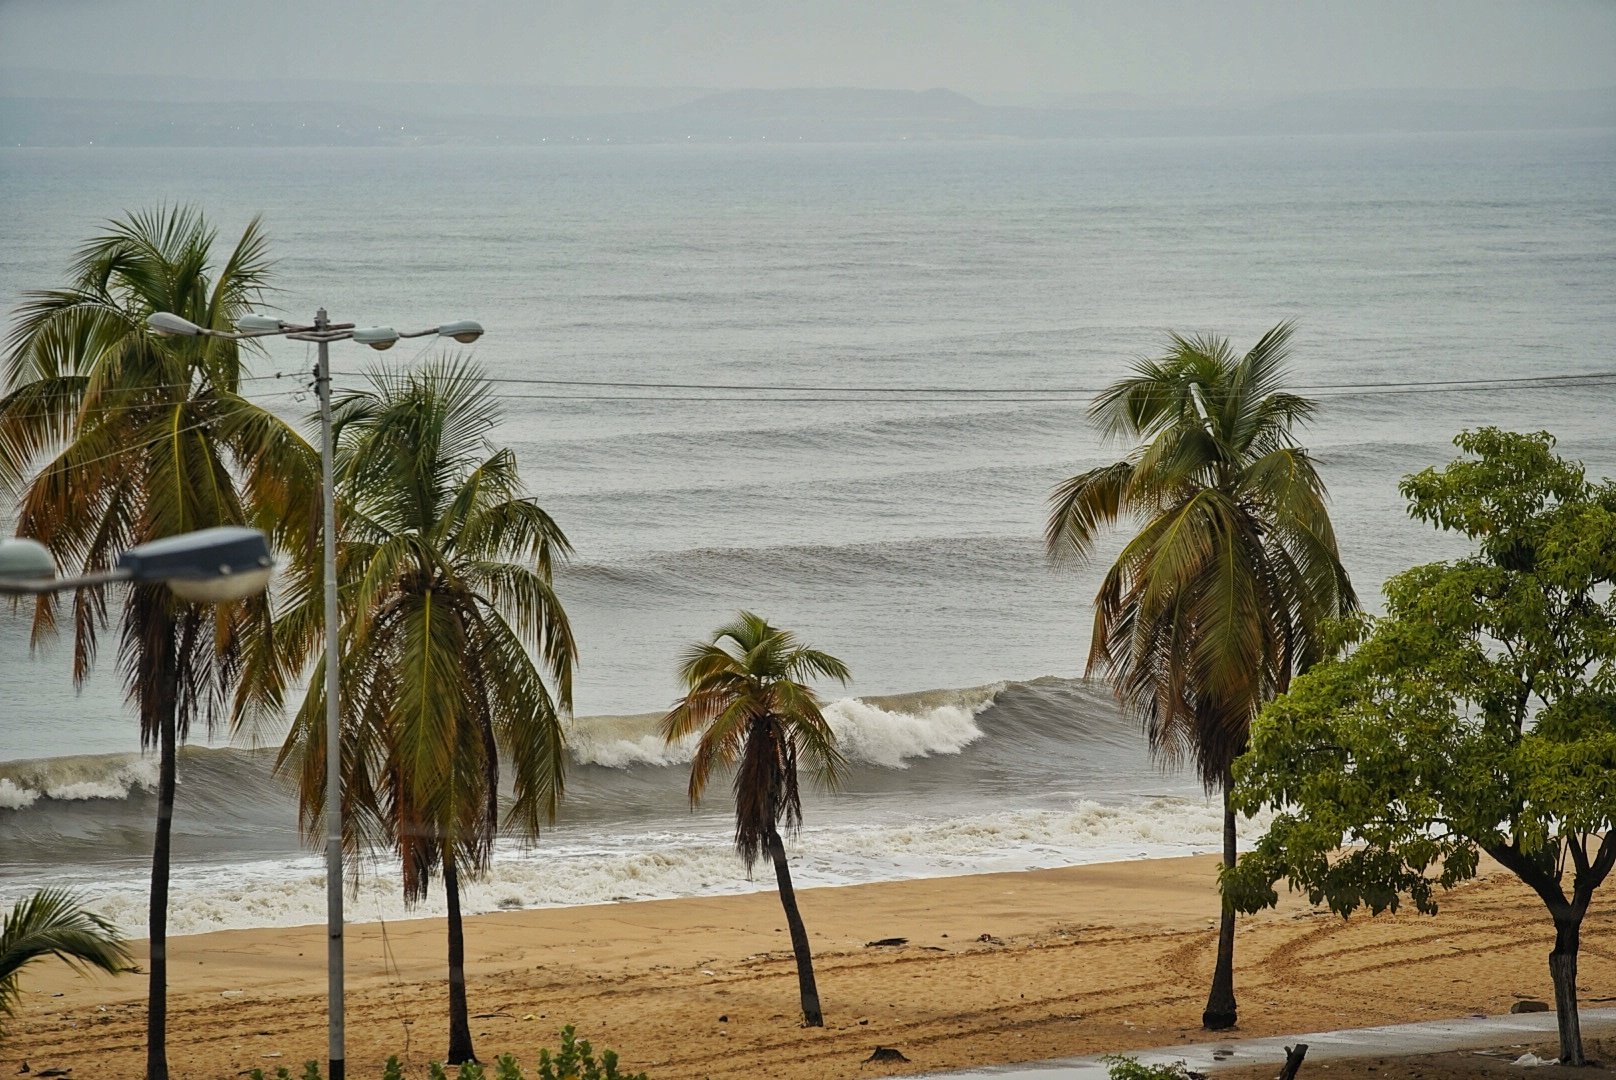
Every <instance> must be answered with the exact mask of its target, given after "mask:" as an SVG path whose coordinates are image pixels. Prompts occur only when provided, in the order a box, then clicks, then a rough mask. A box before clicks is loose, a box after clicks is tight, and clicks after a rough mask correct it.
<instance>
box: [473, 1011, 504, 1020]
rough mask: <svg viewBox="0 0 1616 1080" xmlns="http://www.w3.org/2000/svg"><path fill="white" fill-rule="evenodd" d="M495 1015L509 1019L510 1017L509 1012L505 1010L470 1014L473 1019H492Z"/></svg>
mask: <svg viewBox="0 0 1616 1080" xmlns="http://www.w3.org/2000/svg"><path fill="white" fill-rule="evenodd" d="M496 1016H503V1017H504V1018H505V1019H507V1020H509V1019H510V1018H511V1014H510V1013H507V1012H491V1013H472V1014H471V1018H472V1019H473V1020H492V1019H494V1017H496Z"/></svg>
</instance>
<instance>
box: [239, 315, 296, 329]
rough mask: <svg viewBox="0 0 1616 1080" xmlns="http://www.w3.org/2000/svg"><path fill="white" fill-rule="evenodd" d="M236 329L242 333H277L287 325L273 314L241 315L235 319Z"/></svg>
mask: <svg viewBox="0 0 1616 1080" xmlns="http://www.w3.org/2000/svg"><path fill="white" fill-rule="evenodd" d="M236 329H237V330H239V331H241V332H242V333H243V334H278V333H280V332H281V331H282V330H286V329H289V327H288V325H287V324H286V323H284V322H282V321H281V320H280V319H277V318H275V316H273V315H253V314H247V315H243V316H242V317H241V318H239V319H237V320H236Z"/></svg>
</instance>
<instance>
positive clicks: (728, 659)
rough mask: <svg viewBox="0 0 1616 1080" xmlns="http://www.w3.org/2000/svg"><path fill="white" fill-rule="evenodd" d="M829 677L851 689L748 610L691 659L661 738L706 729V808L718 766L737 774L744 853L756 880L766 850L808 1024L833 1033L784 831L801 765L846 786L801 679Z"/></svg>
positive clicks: (791, 827) (831, 665)
mask: <svg viewBox="0 0 1616 1080" xmlns="http://www.w3.org/2000/svg"><path fill="white" fill-rule="evenodd" d="M814 676H821V677H824V678H829V679H836V680H838V681H840V682H842V683H843V684H846V682H847V679H848V674H847V665H845V664H843V663H842V662H841V661H840V660H838V659H836V657H834V656H831V655H830V654H829V653H823V652H820V651H818V650H817V649H810V648H808V647H807V646H806V645H803V644H801V643H799V642H798V640H797V638H796V635H795V634H793V633H791V632H790V631H789V630H778V629H776V628H774V627H772V626H770V625H769V624H768V623H766V622H764V621H763V620H762V619H761V618H759V617H758V616H756V615H754V614H752V613H751V612H749V611H743V612H740V613H739V614H738V615H737V616H736V618H735V621H734V622H732V623H730V624H729V625H728V626H724V627H720V628H719V629H718V630H717V631H716V632H714V634H713V638H712V640H711V641H702V642H697V643H696V644H695V645H692V646H691V647H690V649H689V651H688V652H686V653H685V657H684V661H683V663H681V664H680V666H679V679H680V681H681V682H682V683H683V684H684V687H685V695H684V697H682V698H680V699H679V702H678V704H676V705H674V707H673V709H672V710H671V711H669V713H668V714H667V715H666V716H664V717H663V718H662V736H663V738H664V739H666V740H667V741H668V742H669V743H673V742H677V741H679V740H682V739H684V738H686V737H687V736H689V735H690V734H692V733H693V732H697V731H699V732H700V733H701V738H700V739H699V740H698V741H697V743H696V752H695V756H694V757H693V758H692V759H691V762H690V802H691V805H692V806H694V805H695V804H696V803H699V802H700V801H701V796H702V792H703V791H705V790H706V788H707V781H708V779H709V778H710V777H711V776H712V774H713V770H714V769H716V768H725V769H734V770H735V781H734V789H735V850H736V851H738V852H739V853H740V856H741V858H742V859H743V860H744V861H745V862H746V870H747V873H749V874H750V873H751V872H752V868H753V867H754V866H756V865H757V860H758V856H760V855H762V854H763V852H765V851H767V852H768V854H769V858H770V859H772V860H773V861H774V876H775V880H776V881H777V882H778V883H779V886H780V906H781V907H783V908H785V913H786V924H787V926H789V927H790V930H791V948H792V951H793V952H795V953H796V955H797V988H798V991H799V992H800V994H801V997H802V1015H803V1024H804V1026H806V1027H824V1026H825V1017H824V1014H823V1013H822V1012H821V1011H820V1008H819V989H818V987H817V986H816V985H815V984H814V958H813V954H812V952H810V951H809V948H808V931H807V930H806V929H804V928H803V925H802V914H801V912H799V911H798V910H797V893H796V890H794V889H793V888H792V887H791V868H790V866H788V865H787V864H786V849H785V845H784V844H783V843H782V842H781V840H780V829H781V827H782V826H783V827H784V828H785V830H786V831H787V832H794V831H795V830H796V829H797V828H798V827H800V826H801V824H802V796H801V793H800V791H799V790H798V786H797V767H798V765H799V764H806V765H807V766H808V768H809V769H810V770H811V771H812V772H813V774H814V776H815V778H816V779H817V780H819V782H820V783H821V784H822V785H824V786H825V787H827V788H834V787H836V786H837V785H838V784H839V783H840V781H841V774H842V768H843V759H842V755H841V751H839V750H837V749H836V735H835V733H834V732H832V731H831V729H830V725H829V724H828V723H826V722H825V717H824V715H823V714H822V713H821V712H820V709H819V698H818V697H817V696H815V694H814V692H813V691H812V690H811V689H809V688H808V687H806V686H804V685H803V683H802V682H801V681H800V680H803V679H808V678H812V677H814Z"/></svg>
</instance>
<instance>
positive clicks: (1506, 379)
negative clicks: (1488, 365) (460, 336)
mask: <svg viewBox="0 0 1616 1080" xmlns="http://www.w3.org/2000/svg"><path fill="white" fill-rule="evenodd" d="M334 374H342V375H357V374H361V373H360V372H356V371H352V370H343V371H340V372H335V373H334ZM1583 379H1616V370H1611V371H1589V372H1582V373H1579V374H1563V375H1514V376H1500V377H1498V378H1491V379H1465V378H1454V379H1417V380H1404V381H1397V382H1334V383H1330V382H1322V383H1298V384H1296V385H1294V386H1291V387H1289V388H1288V389H1289V390H1380V389H1388V390H1390V389H1404V388H1425V387H1429V388H1437V387H1446V386H1453V385H1464V386H1491V385H1498V386H1504V385H1506V384H1514V383H1521V382H1532V383H1539V382H1548V383H1553V382H1573V381H1577V380H1583ZM484 381H485V382H489V383H494V384H507V385H514V386H580V387H602V388H617V389H624V390H722V391H737V392H738V391H750V390H759V391H768V392H778V393H791V392H802V393H836V394H959V395H968V396H975V395H978V394H1040V395H1048V394H1098V393H1101V392H1102V391H1103V390H1105V389H1106V387H1097V386H825V385H794V384H790V383H695V382H691V383H683V382H635V381H629V380H613V379H541V378H529V377H523V376H502V375H489V376H485V377H484Z"/></svg>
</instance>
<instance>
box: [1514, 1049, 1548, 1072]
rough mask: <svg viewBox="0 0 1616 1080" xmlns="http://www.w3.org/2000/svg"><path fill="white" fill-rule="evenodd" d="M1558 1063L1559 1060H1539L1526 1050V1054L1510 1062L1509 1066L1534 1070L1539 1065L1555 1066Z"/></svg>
mask: <svg viewBox="0 0 1616 1080" xmlns="http://www.w3.org/2000/svg"><path fill="white" fill-rule="evenodd" d="M1559 1062H1560V1059H1559V1058H1540V1057H1538V1056H1537V1055H1536V1054H1534V1053H1532V1051H1530V1050H1528V1051H1527V1052H1526V1053H1524V1054H1522V1055H1521V1056H1520V1057H1518V1058H1516V1059H1515V1060H1514V1061H1512V1062H1510V1064H1511V1065H1521V1066H1524V1067H1526V1068H1528V1069H1531V1068H1536V1067H1537V1066H1539V1065H1557V1064H1559Z"/></svg>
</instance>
